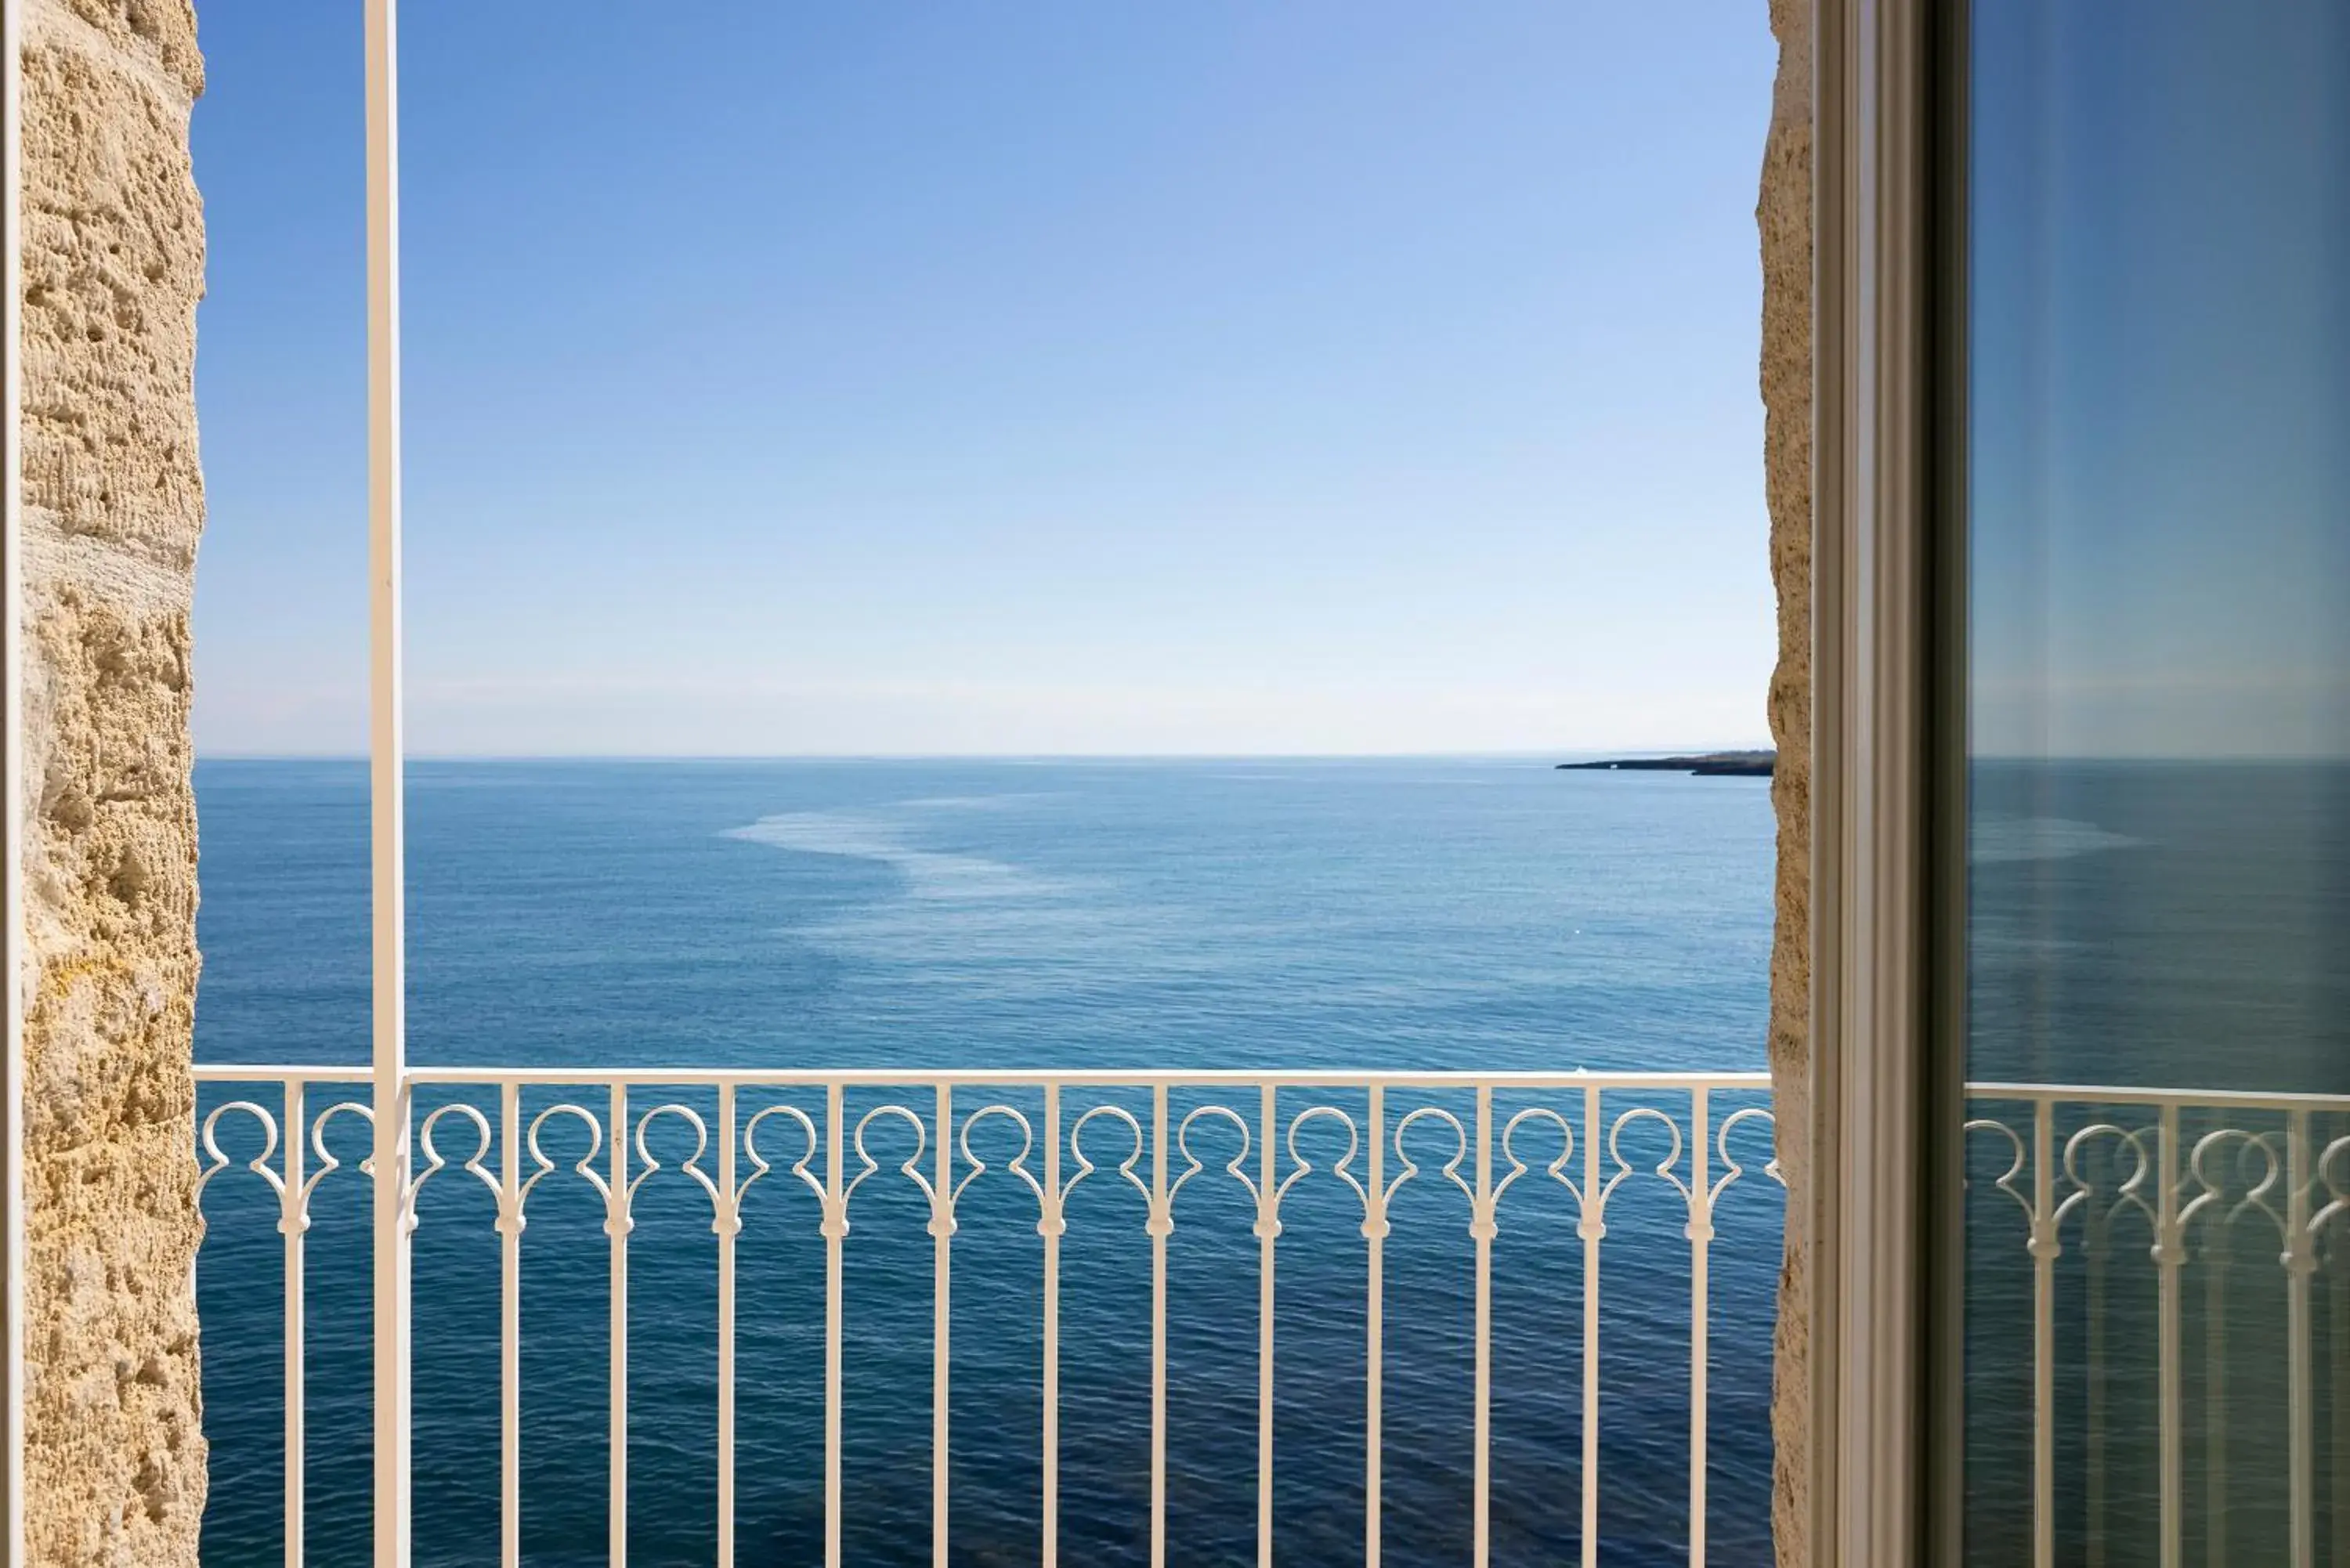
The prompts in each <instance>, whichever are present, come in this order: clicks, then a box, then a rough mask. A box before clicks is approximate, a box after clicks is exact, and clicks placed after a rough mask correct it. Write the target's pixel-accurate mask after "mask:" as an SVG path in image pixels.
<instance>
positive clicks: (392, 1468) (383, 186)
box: [366, 0, 409, 1568]
mask: <svg viewBox="0 0 2350 1568" xmlns="http://www.w3.org/2000/svg"><path fill="white" fill-rule="evenodd" d="M366 11H367V15H366V30H367V302H368V334H367V336H368V398H367V405H368V607H369V611H368V621H369V680H368V709H369V724H368V784H369V865H370V872H371V881H372V890H373V905H372V910H371V914H370V922H371V925H372V928H373V939H374V940H373V947H374V959H373V981H372V990H373V993H374V1035H373V1063H372V1066H373V1075H374V1084H373V1087H374V1097H373V1103H374V1108H375V1214H374V1243H375V1322H374V1329H375V1568H407V1565H408V1555H409V1495H408V1491H409V1462H408V1453H409V1450H408V1445H409V1424H408V1408H409V1343H408V1336H409V1322H408V1291H409V1250H408V1231H407V1227H406V1225H405V1224H404V1223H403V1222H402V1216H401V1212H400V1211H401V1208H402V1201H403V1199H404V1198H405V1197H406V1193H407V1188H408V1142H409V1139H408V1088H407V1072H408V1062H407V1050H408V1044H407V1036H408V1031H407V995H406V992H407V958H406V942H405V931H404V929H403V922H404V921H405V919H406V909H407V898H406V887H405V874H406V873H405V867H404V865H403V863H402V855H403V839H404V827H403V812H402V805H403V802H402V799H401V789H402V784H401V750H402V746H403V736H402V727H401V713H400V708H401V701H400V116H399V107H398V105H399V64H398V53H397V37H398V31H399V19H398V16H397V0H366Z"/></svg>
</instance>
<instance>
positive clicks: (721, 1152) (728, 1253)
mask: <svg viewBox="0 0 2350 1568" xmlns="http://www.w3.org/2000/svg"><path fill="white" fill-rule="evenodd" d="M734 1139H735V1128H734V1085H733V1084H731V1083H726V1084H721V1085H718V1191H719V1200H718V1212H717V1214H716V1216H715V1219H716V1230H717V1231H718V1568H734V1240H735V1238H736V1237H737V1236H738V1235H740V1234H741V1233H742V1230H743V1209H742V1199H741V1197H740V1195H739V1194H737V1193H736V1191H735V1189H734Z"/></svg>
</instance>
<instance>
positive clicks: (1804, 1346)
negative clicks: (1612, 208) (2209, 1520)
mask: <svg viewBox="0 0 2350 1568" xmlns="http://www.w3.org/2000/svg"><path fill="white" fill-rule="evenodd" d="M1812 4H1813V0H1770V5H1771V31H1772V33H1773V35H1775V36H1777V38H1778V40H1779V77H1778V82H1777V85H1776V87H1775V88H1774V89H1773V93H1772V98H1771V134H1770V140H1769V141H1768V142H1767V143H1766V144H1765V146H1764V149H1763V193H1762V200H1761V202H1760V203H1759V204H1758V205H1757V207H1756V209H1755V221H1756V224H1757V226H1758V227H1759V228H1760V229H1761V231H1762V240H1763V366H1762V372H1763V465H1764V469H1765V472H1766V495H1767V498H1768V501H1769V504H1770V511H1771V578H1772V581H1773V584H1774V585H1775V586H1776V587H1777V588H1778V592H1779V663H1778V668H1777V669H1776V670H1774V671H1773V674H1772V677H1771V697H1770V711H1771V738H1772V740H1773V742H1775V743H1776V744H1777V746H1778V748H1779V761H1778V765H1777V767H1776V769H1775V770H1774V774H1773V779H1772V782H1771V802H1772V805H1773V807H1774V808H1775V809H1776V811H1777V814H1778V818H1779V871H1778V877H1779V885H1778V920H1777V925H1776V928H1775V929H1774V930H1773V936H1772V942H1771V1040H1770V1062H1771V1088H1772V1096H1773V1100H1774V1102H1775V1103H1776V1105H1777V1107H1778V1127H1779V1147H1778V1155H1779V1167H1780V1169H1781V1170H1782V1171H1783V1173H1784V1174H1785V1176H1786V1179H1787V1241H1786V1252H1785V1258H1784V1261H1783V1263H1782V1265H1781V1269H1780V1273H1779V1327H1778V1345H1777V1351H1778V1354H1777V1356H1776V1365H1775V1366H1774V1369H1773V1394H1772V1401H1771V1426H1772V1432H1773V1437H1774V1438H1775V1439H1776V1441H1777V1444H1778V1465H1777V1474H1776V1476H1775V1478H1774V1482H1775V1484H1774V1485H1773V1496H1772V1508H1771V1515H1772V1517H1771V1530H1772V1535H1773V1539H1774V1540H1775V1541H1776V1542H1777V1545H1778V1555H1779V1562H1780V1563H1781V1564H1782V1565H1783V1568H1801V1565H1802V1564H1805V1563H1809V1562H1810V1561H1811V1557H1810V1547H1811V1542H1810V1531H1809V1522H1810V1521H1809V1519H1808V1516H1807V1511H1808V1509H1809V1507H1810V1496H1811V1492H1810V1486H1809V1483H1808V1479H1807V1478H1808V1476H1809V1473H1810V1454H1811V1401H1810V1383H1811V1360H1810V1355H1809V1350H1810V1342H1809V1339H1810V1336H1809V1334H1808V1332H1807V1328H1808V1319H1807V1317H1806V1314H1807V1313H1808V1312H1809V1310H1810V1303H1811V1294H1810V1288H1809V1282H1808V1281H1807V1279H1806V1277H1805V1273H1804V1244H1805V1242H1806V1241H1807V1239H1808V1235H1809V1226H1808V1224H1807V1221H1808V1220H1809V1207H1808V1206H1809V1200H1810V1194H1811V1177H1812V1171H1811V1147H1810V1141H1809V1140H1810V1136H1811V1114H1812V1102H1811V1086H1810V1083H1809V1080H1808V1077H1807V1074H1808V1073H1809V1070H1810V1066H1811V1029H1810V1023H1811V1006H1810V988H1811V975H1812V966H1811V943H1810V922H1811V854H1812V821H1811V812H1812Z"/></svg>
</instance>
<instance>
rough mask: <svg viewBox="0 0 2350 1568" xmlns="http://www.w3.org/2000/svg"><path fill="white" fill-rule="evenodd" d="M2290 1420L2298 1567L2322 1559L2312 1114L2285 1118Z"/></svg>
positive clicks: (2287, 1403) (2289, 1457)
mask: <svg viewBox="0 0 2350 1568" xmlns="http://www.w3.org/2000/svg"><path fill="white" fill-rule="evenodd" d="M2284 1168H2285V1210H2284V1218H2285V1248H2284V1266H2285V1290H2286V1292H2287V1294H2286V1296H2285V1355H2286V1366H2285V1374H2286V1384H2285V1419H2286V1420H2287V1421H2288V1422H2289V1423H2290V1424H2291V1446H2290V1449H2289V1451H2288V1454H2287V1462H2288V1463H2289V1464H2290V1465H2291V1467H2292V1469H2291V1480H2290V1484H2289V1490H2288V1496H2289V1499H2290V1501H2289V1505H2288V1506H2289V1508H2290V1526H2291V1530H2292V1545H2291V1551H2292V1554H2293V1568H2312V1565H2313V1564H2314V1563H2315V1562H2316V1561H2317V1526H2316V1507H2315V1504H2314V1501H2313V1500H2312V1498H2311V1495H2310V1493H2311V1490H2312V1480H2311V1455H2310V1442H2311V1434H2310V1409H2309V1406H2310V1399H2309V1389H2310V1385H2311V1383H2312V1382H2313V1381H2314V1376H2315V1373H2314V1369H2313V1368H2312V1367H2311V1366H2310V1361H2309V1276H2310V1272H2311V1271H2312V1270H2313V1269H2314V1268H2315V1267H2316V1264H2317V1260H2316V1259H2315V1257H2314V1255H2313V1253H2312V1249H2311V1246H2310V1235H2309V1188H2310V1171H2309V1113H2308V1112H2307V1111H2293V1112H2291V1113H2289V1114H2288V1115H2287V1116H2286V1117H2285V1131H2284Z"/></svg>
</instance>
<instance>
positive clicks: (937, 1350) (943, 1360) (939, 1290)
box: [931, 1084, 955, 1568]
mask: <svg viewBox="0 0 2350 1568" xmlns="http://www.w3.org/2000/svg"><path fill="white" fill-rule="evenodd" d="M938 1116H939V1137H938V1144H939V1150H938V1185H937V1190H936V1191H934V1192H933V1193H932V1194H931V1568H946V1563H947V1535H948V1530H947V1523H948V1513H947V1442H948V1432H947V1398H948V1388H949V1383H948V1377H949V1361H948V1358H949V1355H950V1353H951V1348H952V1345H953V1338H952V1327H953V1322H954V1316H953V1308H952V1303H951V1298H950V1296H949V1294H948V1292H949V1283H948V1275H947V1270H948V1255H947V1248H948V1245H949V1243H950V1242H951V1241H953V1239H954V1232H955V1220H954V1090H953V1088H952V1087H951V1086H950V1085H946V1084H941V1085H939V1108H938Z"/></svg>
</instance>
